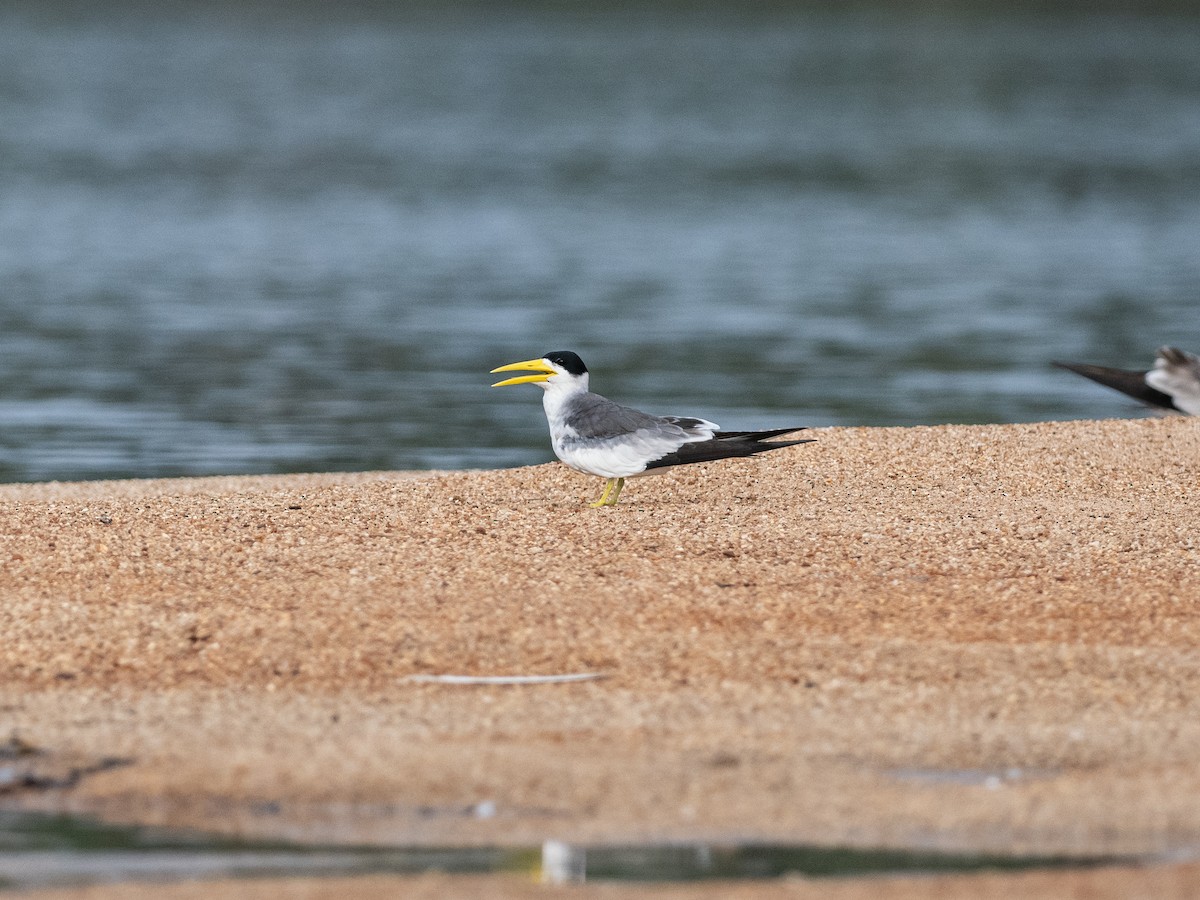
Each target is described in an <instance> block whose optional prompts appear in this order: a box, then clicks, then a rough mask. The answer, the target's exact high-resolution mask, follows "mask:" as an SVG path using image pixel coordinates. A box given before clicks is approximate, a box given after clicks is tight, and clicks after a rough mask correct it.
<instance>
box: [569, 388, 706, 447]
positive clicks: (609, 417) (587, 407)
mask: <svg viewBox="0 0 1200 900" xmlns="http://www.w3.org/2000/svg"><path fill="white" fill-rule="evenodd" d="M563 424H565V425H566V426H567V427H569V428H571V429H573V430H574V431H575V434H576V435H577V436H578V438H579V439H580V440H584V441H606V440H612V439H613V438H622V437H629V436H632V435H635V434H639V435H640V436H643V437H645V438H651V439H654V438H659V439H664V440H666V441H668V442H670V443H673V444H674V445H676V446H678V445H679V444H684V443H687V442H689V441H695V440H707V439H708V438H710V437H712V435H713V433H714V432H715V431H716V430H717V426H716V425H714V424H713V423H712V422H708V421H705V420H704V419H694V418H689V417H687V416H652V415H650V414H649V413H644V412H642V411H641V410H639V409H633V408H632V407H629V406H621V405H620V404H619V403H613V402H612V401H611V400H609V399H608V398H607V397H601V396H600V395H599V394H584V395H582V396H580V397H579V398H578V399H576V400H575V401H573V402H572V403H571V405H570V407H569V408H568V409H567V410H566V415H565V416H564V417H563Z"/></svg>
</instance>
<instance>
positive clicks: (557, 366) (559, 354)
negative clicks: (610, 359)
mask: <svg viewBox="0 0 1200 900" xmlns="http://www.w3.org/2000/svg"><path fill="white" fill-rule="evenodd" d="M497 372H533V373H534V374H533V375H518V376H516V377H515V378H505V379H504V380H503V381H497V382H496V383H495V384H493V385H492V387H505V386H506V385H510V384H536V385H537V386H538V387H540V388H541V389H542V390H547V391H548V390H550V389H551V388H558V389H563V388H565V389H567V390H569V391H586V390H587V389H588V370H587V366H585V365H584V364H583V360H582V359H580V358H579V354H577V353H573V352H571V351H570V350H552V351H551V352H549V353H547V354H546V355H545V356H543V357H541V358H540V359H527V360H524V361H523V362H515V363H509V364H508V365H507V366H500V368H498V369H492V374H495V373H497Z"/></svg>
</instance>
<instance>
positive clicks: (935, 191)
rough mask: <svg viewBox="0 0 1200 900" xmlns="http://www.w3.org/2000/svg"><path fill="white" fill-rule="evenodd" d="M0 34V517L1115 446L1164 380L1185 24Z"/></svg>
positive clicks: (484, 14)
mask: <svg viewBox="0 0 1200 900" xmlns="http://www.w3.org/2000/svg"><path fill="white" fill-rule="evenodd" d="M821 6H822V5H814V6H811V7H810V6H807V5H805V4H782V3H781V4H777V5H776V4H770V3H764V4H752V5H749V6H747V5H745V4H735V3H724V4H718V3H712V4H688V3H681V4H666V5H660V4H638V3H621V2H611V0H599V2H593V3H587V4H574V3H572V4H536V3H529V4H521V3H516V4H504V5H503V8H497V7H496V5H494V4H491V5H488V4H479V5H472V4H470V3H460V4H454V3H438V4H430V5H422V4H421V3H415V2H414V3H404V4H385V3H379V4H371V3H358V4H353V3H352V4H316V3H312V4H310V3H303V2H296V3H291V4H272V3H270V2H266V0H251V2H249V3H238V4H229V5H222V4H219V3H216V4H212V3H210V4H199V3H197V4H195V5H188V4H182V5H180V4H132V3H120V2H100V3H96V4H91V5H89V6H87V7H81V6H78V5H75V4H67V3H54V2H48V3H33V2H16V0H4V2H0V425H2V427H0V480H10V481H26V480H42V479H76V478H109V477H130V476H136V477H148V476H162V475H184V474H189V475H190V474H222V473H243V472H286V471H323V470H359V469H392V468H397V469H405V468H430V467H435V468H458V467H494V466H508V465H517V464H523V463H533V462H540V461H544V460H546V459H549V458H551V456H550V452H549V448H548V442H547V440H546V436H545V433H544V430H545V425H544V422H543V420H542V418H541V410H540V404H539V402H538V401H539V397H540V394H539V392H538V391H537V389H536V388H532V387H530V388H509V389H504V390H497V391H492V390H491V389H490V388H488V386H487V385H488V384H489V383H490V380H491V379H489V377H488V375H487V372H488V370H489V369H491V368H493V367H495V366H496V365H499V364H502V363H506V362H511V361H514V360H518V359H526V358H528V357H531V356H536V355H540V354H541V353H543V352H545V351H548V350H551V349H563V348H567V349H574V350H577V351H578V352H579V353H580V354H581V355H582V356H583V357H584V359H585V360H587V362H588V363H589V365H590V367H591V369H592V371H593V385H594V386H595V387H596V388H597V389H598V390H600V391H601V392H604V393H607V394H609V395H610V396H613V397H614V398H615V399H618V400H621V401H624V402H629V403H633V404H636V405H640V406H642V407H644V408H647V409H649V410H650V411H655V412H686V413H690V414H695V415H701V416H704V417H706V418H710V419H713V420H715V421H717V422H720V423H722V424H723V425H724V426H725V427H727V428H750V427H771V426H782V425H790V424H809V425H825V424H843V425H852V424H917V423H935V422H1009V421H1032V420H1040V419H1051V418H1079V417H1100V416H1110V415H1129V414H1137V413H1136V412H1135V410H1134V407H1133V406H1132V405H1131V404H1128V403H1126V402H1125V401H1123V400H1122V399H1120V398H1119V397H1118V396H1117V395H1115V394H1111V393H1110V392H1106V391H1104V390H1103V389H1101V388H1099V387H1097V386H1095V385H1092V384H1090V383H1088V382H1086V381H1084V380H1083V379H1081V378H1077V377H1075V376H1072V375H1070V374H1069V373H1065V372H1060V371H1057V370H1053V369H1050V368H1049V367H1048V362H1049V360H1051V359H1055V358H1061V359H1070V360H1081V361H1087V362H1099V363H1105V364H1111V365H1122V366H1129V367H1134V366H1139V365H1145V364H1148V363H1149V362H1150V361H1151V360H1152V357H1153V351H1154V349H1155V348H1156V347H1157V346H1158V345H1160V344H1163V343H1174V344H1178V345H1180V346H1183V347H1185V348H1186V347H1190V348H1192V349H1193V350H1200V323H1198V322H1197V318H1196V315H1195V310H1196V303H1197V299H1198V297H1197V285H1198V284H1200V15H1197V14H1196V13H1194V12H1189V11H1188V10H1187V7H1186V6H1183V5H1181V6H1180V7H1179V8H1177V9H1176V8H1172V7H1170V6H1166V7H1158V8H1147V11H1142V12H1137V13H1122V14H1105V13H1097V12H1087V13H1072V12H1067V11H1049V12H1048V11H1046V8H1045V7H1044V6H1042V5H1029V6H1028V7H1025V5H1023V4H1016V5H1014V6H1013V7H1012V8H1009V9H1003V10H997V9H989V8H987V5H983V4H980V5H976V4H972V3H970V2H967V0H964V2H962V3H961V4H960V5H957V6H956V5H954V4H935V5H932V6H924V5H921V4H917V5H916V6H915V7H914V8H910V9H903V10H901V9H897V8H896V4H891V3H884V2H882V0H881V2H879V3H878V4H873V3H869V2H868V3H856V4H847V5H841V6H837V7H835V8H830V9H822V8H821Z"/></svg>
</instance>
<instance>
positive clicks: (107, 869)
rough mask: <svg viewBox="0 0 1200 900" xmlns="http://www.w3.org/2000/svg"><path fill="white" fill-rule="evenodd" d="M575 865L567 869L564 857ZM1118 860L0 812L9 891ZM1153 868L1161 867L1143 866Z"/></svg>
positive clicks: (981, 867) (878, 870) (752, 875)
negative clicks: (511, 838)
mask: <svg viewBox="0 0 1200 900" xmlns="http://www.w3.org/2000/svg"><path fill="white" fill-rule="evenodd" d="M567 856H569V857H570V860H569V863H568V864H567V865H563V861H564V858H565V857H567ZM1135 862H1138V861H1137V860H1133V859H1119V858H1115V857H1100V856H1096V857H1068V856H1048V855H1047V856H1011V855H1010V856H1005V855H999V854H983V853H944V852H938V851H933V850H923V849H915V850H905V849H881V850H872V849H857V848H850V847H818V846H811V845H804V844H801V845H780V844H736V843H728V844H709V843H682V844H671V845H659V844H646V845H599V846H592V847H587V846H581V845H565V844H562V843H560V842H557V841H547V842H546V843H545V844H544V845H543V846H542V847H541V848H538V847H520V846H514V847H470V846H463V847H347V846H334V845H318V846H314V845H307V844H300V843H288V842H280V841H250V840H238V839H234V838H228V837H222V836H220V835H214V834H206V833H203V832H194V831H179V830H169V829H155V828H140V827H136V826H122V825H109V824H106V823H103V822H97V821H94V820H91V819H87V818H82V817H71V816H63V815H46V814H40V813H14V812H0V891H2V890H3V889H5V888H24V889H30V888H43V887H48V886H53V885H64V884H77V885H81V884H94V883H112V882H116V881H135V880H140V881H163V880H175V881H178V880H185V879H190V880H197V879H204V878H262V877H271V876H274V877H293V878H294V877H306V876H307V877H316V876H332V875H343V876H344V875H364V874H369V873H390V874H420V873H422V872H429V871H435V872H445V873H449V874H468V873H474V874H481V873H492V874H495V873H504V872H507V873H526V874H529V875H530V876H534V877H540V878H542V879H543V880H548V881H554V882H563V881H584V880H598V881H678V882H686V881H699V880H704V879H717V878H719V879H763V878H780V877H783V876H787V875H794V874H802V875H804V876H806V877H813V878H819V877H842V878H846V877H863V876H872V875H881V874H882V875H887V874H900V873H907V874H931V873H935V872H977V871H1021V870H1027V869H1048V868H1056V869H1057V868H1085V867H1095V866H1099V865H1113V864H1118V863H1124V864H1126V865H1130V864H1134V863H1135ZM1142 862H1146V863H1150V862H1153V860H1142Z"/></svg>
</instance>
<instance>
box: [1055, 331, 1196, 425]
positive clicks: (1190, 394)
mask: <svg viewBox="0 0 1200 900" xmlns="http://www.w3.org/2000/svg"><path fill="white" fill-rule="evenodd" d="M1054 365H1056V366H1058V367H1059V368H1060V369H1069V370H1070V371H1072V372H1076V373H1078V374H1080V375H1082V376H1084V377H1085V378H1090V379H1092V381H1095V382H1099V383H1100V384H1102V385H1104V386H1105V387H1110V388H1114V389H1116V390H1118V391H1120V392H1121V393H1123V394H1128V395H1129V396H1130V397H1133V398H1134V399H1136V400H1141V401H1142V402H1143V403H1145V404H1146V405H1148V406H1153V407H1155V408H1156V409H1164V410H1171V411H1172V412H1181V413H1184V414H1185V415H1189V416H1200V357H1197V356H1196V355H1195V354H1193V353H1188V352H1187V351H1185V350H1179V349H1177V348H1175V347H1161V348H1160V349H1159V351H1158V357H1157V358H1156V359H1155V360H1154V368H1152V369H1150V370H1148V371H1144V370H1139V369H1111V368H1108V367H1107V366H1089V365H1084V364H1083V363H1062V362H1056V363H1055V364H1054Z"/></svg>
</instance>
